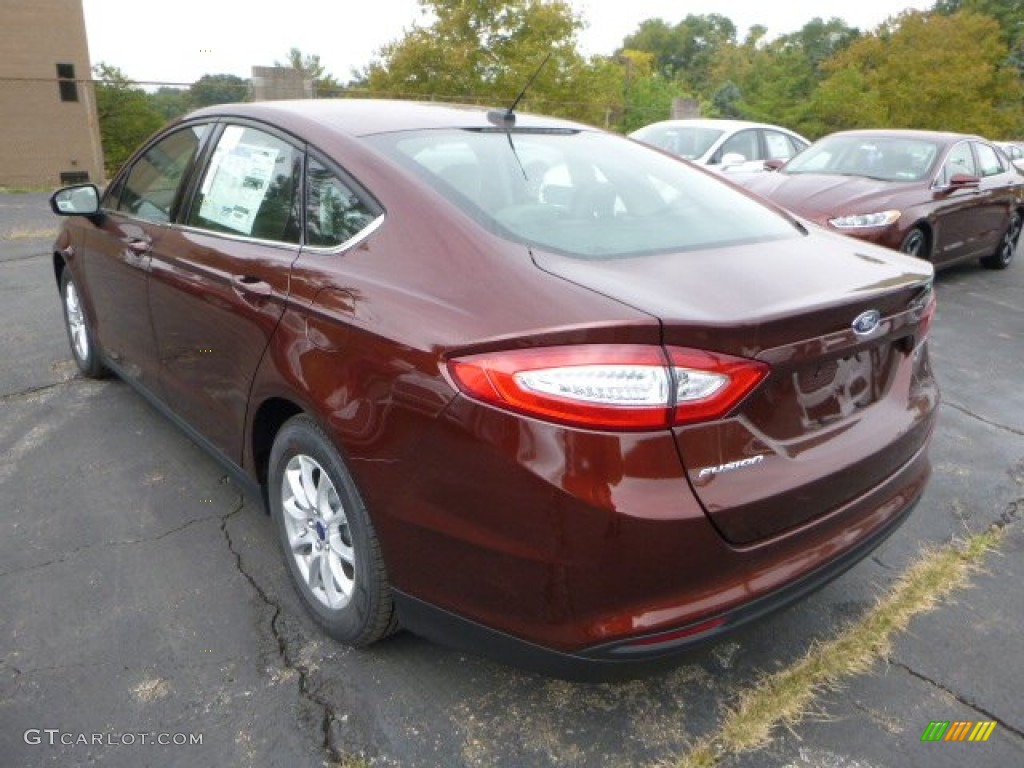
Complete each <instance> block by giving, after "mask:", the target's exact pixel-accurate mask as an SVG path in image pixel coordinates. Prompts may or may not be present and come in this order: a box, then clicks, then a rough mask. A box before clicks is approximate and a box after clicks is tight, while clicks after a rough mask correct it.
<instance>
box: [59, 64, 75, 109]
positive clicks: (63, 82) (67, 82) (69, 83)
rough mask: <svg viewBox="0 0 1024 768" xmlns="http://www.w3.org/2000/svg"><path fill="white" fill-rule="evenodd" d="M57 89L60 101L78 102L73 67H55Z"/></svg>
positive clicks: (64, 65) (60, 65) (70, 65)
mask: <svg viewBox="0 0 1024 768" xmlns="http://www.w3.org/2000/svg"><path fill="white" fill-rule="evenodd" d="M57 87H58V88H60V100H61V101H78V83H77V82H75V65H74V64H58V65H57Z"/></svg>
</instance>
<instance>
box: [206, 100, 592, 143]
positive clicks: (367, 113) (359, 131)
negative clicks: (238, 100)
mask: <svg viewBox="0 0 1024 768" xmlns="http://www.w3.org/2000/svg"><path fill="white" fill-rule="evenodd" d="M499 111H500V112H504V109H501V110H499ZM487 113H488V109H487V108H486V107H480V106H473V105H466V104H446V103H442V102H418V101H397V100H390V99H302V100H293V101H288V100H285V101H262V102H254V103H245V104H218V105H215V106H212V107H206V108H203V109H200V110H197V111H195V112H193V113H191V114H190V115H188V116H187V117H186V119H191V118H199V117H243V118H250V119H254V120H260V121H265V122H268V123H271V124H273V125H279V126H281V127H283V128H291V129H294V130H300V129H302V128H306V129H309V128H321V129H323V128H327V129H329V130H330V131H331V132H334V133H341V134H346V135H349V136H353V137H355V136H367V135H370V134H374V133H388V132H392V131H408V130H419V129H430V128H495V125H494V124H493V123H491V122H490V121H488V119H487ZM516 127H518V128H542V129H543V128H547V129H552V128H559V129H571V130H596V129H595V128H593V127H592V126H587V125H583V124H580V123H574V122H572V121H569V120H559V119H555V118H551V117H543V116H540V115H533V114H529V113H524V112H517V113H516Z"/></svg>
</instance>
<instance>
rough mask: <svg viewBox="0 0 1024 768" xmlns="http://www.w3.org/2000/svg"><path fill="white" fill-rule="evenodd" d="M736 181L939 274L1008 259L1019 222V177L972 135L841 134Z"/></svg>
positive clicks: (1022, 192)
mask: <svg viewBox="0 0 1024 768" xmlns="http://www.w3.org/2000/svg"><path fill="white" fill-rule="evenodd" d="M737 181H739V182H740V183H742V184H743V185H744V186H745V187H747V188H748V189H751V190H753V191H755V192H757V193H759V194H761V195H764V196H765V197H767V198H768V199H770V200H772V201H774V202H775V203H777V204H778V205H781V206H784V207H785V208H787V209H788V210H790V211H793V212H794V213H796V214H797V215H799V216H805V217H806V218H808V219H810V220H812V221H815V222H817V223H818V224H820V225H821V226H823V227H827V228H830V229H833V230H835V231H837V232H842V233H843V234H847V235H851V236H853V237H858V238H863V239H864V240H867V241H869V242H872V243H877V244H879V245H885V246H888V247H890V248H897V249H899V250H901V251H903V252H904V253H909V254H911V255H913V256H918V257H919V258H922V259H927V260H928V261H930V262H931V263H932V264H934V265H935V267H936V268H937V269H942V268H944V267H948V266H951V265H953V264H958V263H960V262H963V261H967V260H971V259H978V260H979V261H980V262H981V264H982V265H984V266H985V267H988V268H990V269H1005V268H1006V267H1008V266H1009V265H1010V262H1011V261H1012V260H1013V255H1014V252H1015V251H1016V250H1017V243H1018V241H1019V240H1020V233H1021V225H1022V223H1024V175H1022V174H1021V173H1020V171H1019V169H1017V168H1016V167H1015V166H1014V165H1013V164H1012V163H1011V162H1010V161H1009V160H1008V159H1007V158H1006V157H1005V155H1003V154H1002V153H1001V152H999V151H998V150H997V149H996V148H995V147H994V146H993V145H992V144H991V143H989V142H987V141H984V140H982V139H980V138H978V137H977V136H965V135H963V134H959V133H937V132H934V131H906V130H876V131H844V132H841V133H834V134H832V135H830V136H826V137H825V138H823V139H820V140H819V141H817V142H815V143H814V144H812V145H811V146H810V147H809V148H808V149H807V150H806V151H805V152H803V153H802V154H800V155H799V156H798V157H795V158H793V159H792V160H790V161H789V162H788V163H786V164H785V165H783V166H782V168H780V169H779V170H778V172H777V173H766V174H760V175H759V176H757V177H754V176H750V177H744V178H742V179H740V178H738V179H737Z"/></svg>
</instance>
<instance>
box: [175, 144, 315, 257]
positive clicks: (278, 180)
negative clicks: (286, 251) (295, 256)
mask: <svg viewBox="0 0 1024 768" xmlns="http://www.w3.org/2000/svg"><path fill="white" fill-rule="evenodd" d="M301 159H302V152H301V151H300V150H298V149H296V148H295V147H293V146H292V145H291V144H288V143H287V142H284V141H281V140H280V139H278V138H277V137H275V136H271V135H270V134H267V133H264V132H263V131H259V130H256V129H254V128H247V127H244V126H241V125H229V126H227V127H226V128H225V129H224V133H222V134H221V136H220V139H219V140H218V142H217V147H216V149H215V150H214V152H213V156H212V157H211V158H210V165H209V167H208V168H207V169H206V173H205V174H204V175H203V181H202V184H201V185H200V187H199V193H198V197H197V198H196V200H195V201H194V202H193V203H192V210H191V212H190V214H189V218H188V223H189V224H190V225H192V226H195V227H202V228H204V229H210V230H213V231H214V232H226V233H229V234H233V235H245V236H248V237H255V238H259V239H260V240H274V241H277V242H281V243H298V242H299V230H300V228H301V225H300V222H301V220H302V217H301V214H300V211H299V205H300V203H299V198H300V195H299V181H298V180H299V178H300V173H301V162H300V161H301Z"/></svg>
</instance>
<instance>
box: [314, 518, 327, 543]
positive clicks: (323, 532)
mask: <svg viewBox="0 0 1024 768" xmlns="http://www.w3.org/2000/svg"><path fill="white" fill-rule="evenodd" d="M313 529H314V530H315V531H316V535H317V538H318V539H320V541H327V526H326V525H324V523H323V521H322V520H317V521H316V523H314V525H313Z"/></svg>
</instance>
